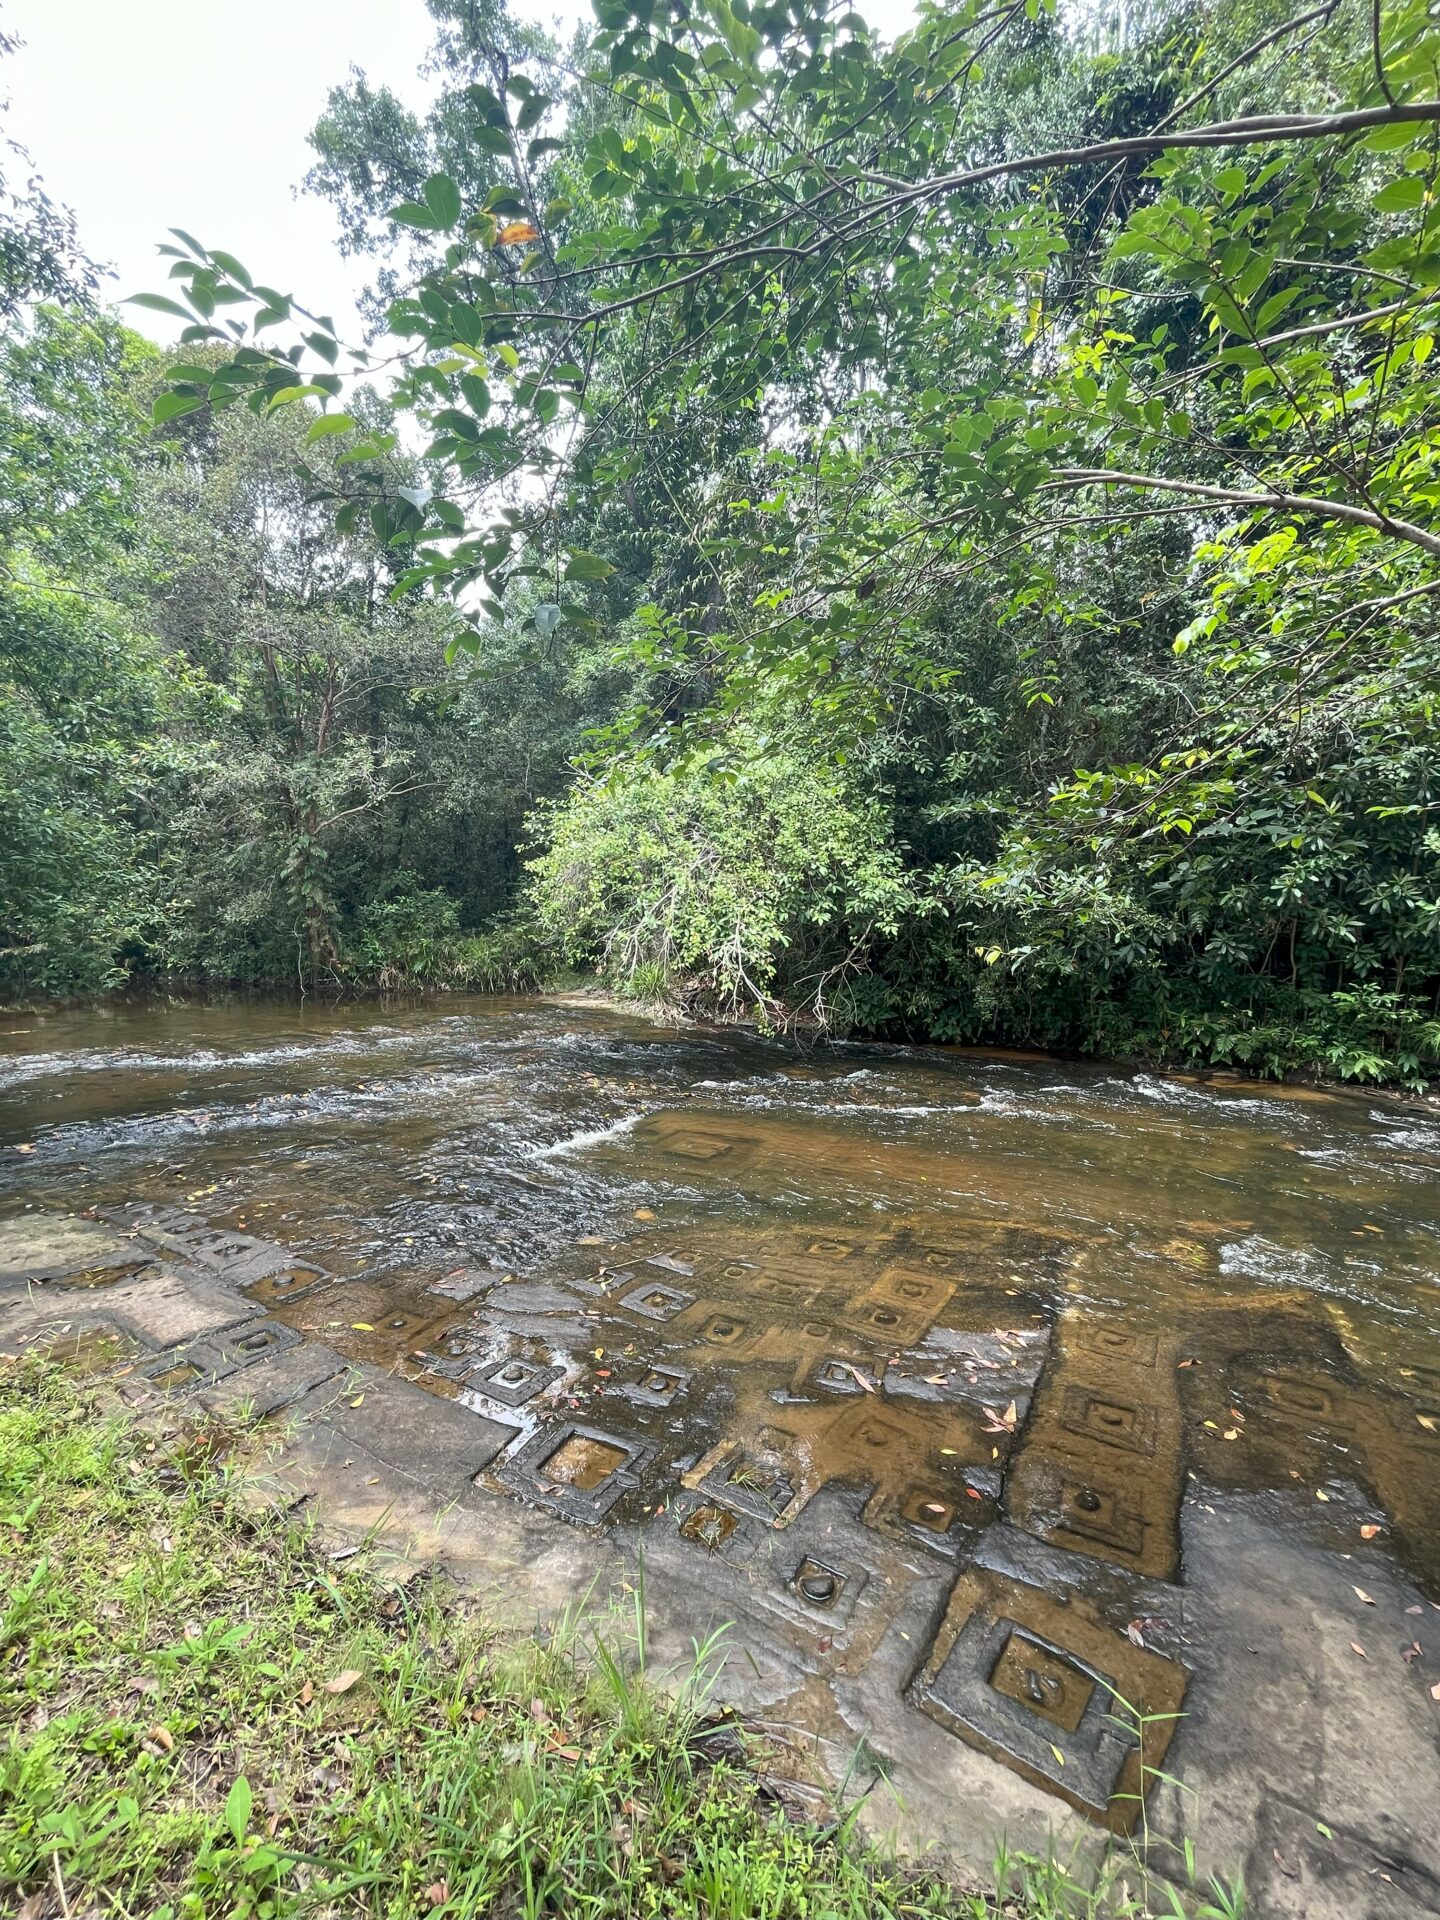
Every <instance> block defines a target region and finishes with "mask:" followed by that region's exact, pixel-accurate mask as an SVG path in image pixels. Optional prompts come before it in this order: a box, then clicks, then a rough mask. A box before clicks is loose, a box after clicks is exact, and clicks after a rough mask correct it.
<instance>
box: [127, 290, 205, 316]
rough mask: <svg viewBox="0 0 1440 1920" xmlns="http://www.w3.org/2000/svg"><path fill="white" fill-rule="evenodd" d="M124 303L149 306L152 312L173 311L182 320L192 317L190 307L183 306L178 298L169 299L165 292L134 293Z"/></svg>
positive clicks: (130, 305)
mask: <svg viewBox="0 0 1440 1920" xmlns="http://www.w3.org/2000/svg"><path fill="white" fill-rule="evenodd" d="M122 304H123V305H124V306H127V307H148V308H149V310H150V312H151V313H173V314H174V315H175V316H176V317H177V319H180V320H189V319H190V318H191V314H190V309H189V308H188V307H182V306H181V304H180V302H179V301H178V300H167V299H166V298H165V295H164V294H163V293H132V294H130V295H129V296H128V297H127V298H126V299H125V300H124V301H123V302H122Z"/></svg>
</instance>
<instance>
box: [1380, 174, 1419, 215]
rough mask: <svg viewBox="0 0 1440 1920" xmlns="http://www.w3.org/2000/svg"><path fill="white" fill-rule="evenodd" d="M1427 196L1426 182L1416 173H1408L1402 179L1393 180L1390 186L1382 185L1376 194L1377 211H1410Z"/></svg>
mask: <svg viewBox="0 0 1440 1920" xmlns="http://www.w3.org/2000/svg"><path fill="white" fill-rule="evenodd" d="M1424 198H1425V182H1424V181H1423V180H1421V179H1419V178H1418V177H1417V176H1416V175H1415V174H1413V173H1409V174H1406V175H1405V176H1404V177H1403V178H1402V179H1399V180H1392V181H1391V182H1390V184H1389V186H1388V187H1382V188H1381V189H1380V191H1379V193H1377V194H1376V196H1375V211H1376V212H1377V213H1409V212H1410V211H1411V210H1412V209H1413V208H1415V207H1418V206H1419V205H1420V203H1421V202H1422V201H1423V200H1424Z"/></svg>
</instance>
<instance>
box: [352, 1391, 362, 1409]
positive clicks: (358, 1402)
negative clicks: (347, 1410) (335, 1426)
mask: <svg viewBox="0 0 1440 1920" xmlns="http://www.w3.org/2000/svg"><path fill="white" fill-rule="evenodd" d="M350 1404H351V1406H352V1407H363V1406H364V1404H365V1396H364V1394H363V1393H357V1394H356V1396H355V1398H354V1399H353V1400H352V1401H351V1402H350Z"/></svg>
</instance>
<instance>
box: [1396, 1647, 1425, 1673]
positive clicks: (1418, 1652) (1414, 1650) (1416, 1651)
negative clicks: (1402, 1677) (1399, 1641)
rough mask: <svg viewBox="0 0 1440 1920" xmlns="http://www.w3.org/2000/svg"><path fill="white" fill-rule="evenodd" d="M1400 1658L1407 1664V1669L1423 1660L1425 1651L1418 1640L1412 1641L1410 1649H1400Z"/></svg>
mask: <svg viewBox="0 0 1440 1920" xmlns="http://www.w3.org/2000/svg"><path fill="white" fill-rule="evenodd" d="M1400 1658H1401V1659H1402V1660H1403V1661H1404V1662H1405V1664H1406V1666H1407V1667H1408V1666H1411V1665H1412V1664H1413V1663H1414V1662H1415V1661H1416V1660H1423V1659H1424V1658H1425V1649H1424V1648H1423V1647H1422V1646H1421V1644H1420V1642H1419V1641H1418V1640H1412V1641H1411V1642H1410V1644H1409V1646H1408V1647H1402V1648H1401V1649H1400Z"/></svg>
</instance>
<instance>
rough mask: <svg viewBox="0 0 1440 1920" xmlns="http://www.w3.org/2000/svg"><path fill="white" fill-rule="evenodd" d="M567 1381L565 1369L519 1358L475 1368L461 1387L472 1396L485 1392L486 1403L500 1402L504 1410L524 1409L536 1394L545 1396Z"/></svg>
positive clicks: (493, 1361)
mask: <svg viewBox="0 0 1440 1920" xmlns="http://www.w3.org/2000/svg"><path fill="white" fill-rule="evenodd" d="M564 1378H565V1369H564V1367H557V1366H548V1367H547V1366H543V1365H541V1363H540V1362H539V1361H538V1360H525V1359H521V1358H520V1357H518V1356H516V1357H514V1358H511V1359H509V1360H492V1361H490V1363H489V1364H488V1365H487V1366H483V1367H475V1368H474V1369H473V1370H472V1371H471V1372H469V1373H467V1374H466V1375H465V1378H464V1379H463V1380H462V1381H461V1382H460V1384H461V1386H462V1387H467V1388H468V1389H469V1390H470V1391H471V1392H472V1393H483V1394H484V1395H485V1397H486V1399H487V1400H498V1401H499V1402H500V1404H501V1406H502V1407H523V1406H524V1404H525V1402H526V1401H527V1400H533V1399H534V1398H535V1396H536V1394H537V1393H543V1392H544V1391H545V1389H546V1388H547V1387H553V1386H554V1384H555V1382H556V1381H557V1380H563V1379H564Z"/></svg>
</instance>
